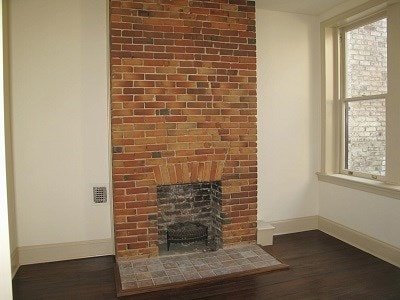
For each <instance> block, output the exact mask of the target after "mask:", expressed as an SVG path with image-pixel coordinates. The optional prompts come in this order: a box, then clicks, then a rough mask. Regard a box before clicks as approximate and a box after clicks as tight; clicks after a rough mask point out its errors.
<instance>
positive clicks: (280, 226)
mask: <svg viewBox="0 0 400 300" xmlns="http://www.w3.org/2000/svg"><path fill="white" fill-rule="evenodd" d="M271 225H272V226H273V227H275V231H274V235H280V234H288V233H296V232H302V231H308V230H316V229H318V216H310V217H303V218H296V219H289V220H282V221H276V222H271Z"/></svg>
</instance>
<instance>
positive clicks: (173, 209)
mask: <svg viewBox="0 0 400 300" xmlns="http://www.w3.org/2000/svg"><path fill="white" fill-rule="evenodd" d="M157 204H158V218H157V220H158V243H159V247H165V244H168V245H167V246H168V247H167V248H168V249H169V246H170V244H171V242H172V243H185V242H186V243H190V242H192V241H196V240H204V239H206V245H208V244H209V245H211V246H212V247H213V248H219V247H222V239H221V237H222V218H221V208H222V200H221V182H220V181H213V182H196V183H187V184H171V185H161V186H158V187H157Z"/></svg>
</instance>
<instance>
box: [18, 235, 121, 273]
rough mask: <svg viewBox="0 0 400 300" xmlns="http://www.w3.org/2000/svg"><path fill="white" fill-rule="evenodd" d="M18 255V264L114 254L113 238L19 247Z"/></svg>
mask: <svg viewBox="0 0 400 300" xmlns="http://www.w3.org/2000/svg"><path fill="white" fill-rule="evenodd" d="M16 250H17V254H16V257H18V264H17V265H20V266H21V265H29V264H36V263H44V262H52V261H60V260H69V259H78V258H86V257H94V256H104V255H113V254H114V242H113V240H112V239H101V240H92V241H82V242H71V243H60V244H47V245H38V246H24V247H18V248H17V249H16Z"/></svg>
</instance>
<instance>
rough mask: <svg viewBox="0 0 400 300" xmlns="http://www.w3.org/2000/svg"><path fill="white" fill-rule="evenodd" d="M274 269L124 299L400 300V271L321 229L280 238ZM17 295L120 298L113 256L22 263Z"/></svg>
mask: <svg viewBox="0 0 400 300" xmlns="http://www.w3.org/2000/svg"><path fill="white" fill-rule="evenodd" d="M265 249H266V250H267V251H268V252H269V253H270V254H271V255H273V256H275V257H276V258H277V259H279V260H280V261H282V262H283V263H286V264H288V265H290V269H289V270H284V271H276V272H273V273H267V274H258V275H252V276H247V277H245V278H239V279H234V280H232V279H231V280H226V281H222V282H219V283H213V284H207V285H205V284H198V285H196V286H193V287H189V288H188V287H186V288H180V289H176V290H173V291H168V292H154V293H151V294H147V295H141V296H138V295H135V296H131V297H124V298H121V299H135V300H136V299H137V300H141V299H149V300H150V299H151V300H161V299H162V300H168V299H171V300H172V299H229V300H235V299H238V300H239V299H241V300H243V299H246V300H247V299H248V300H252V299H400V269H399V268H397V267H395V266H393V265H391V264H388V263H386V262H384V261H382V260H379V259H378V258H375V257H373V256H371V255H369V254H367V253H365V252H362V251H360V250H358V249H356V248H354V247H352V246H350V245H348V244H346V243H343V242H341V241H339V240H337V239H335V238H333V237H330V236H329V235H326V234H324V233H322V232H320V231H307V232H302V233H295V234H288V235H282V236H276V237H275V238H274V245H273V246H269V247H265ZM13 288H14V299H23V300H24V299H52V300H53V299H117V297H116V290H115V282H114V257H112V256H107V257H98V258H88V259H80V260H72V261H64V262H54V263H46V264H37V265H29V266H22V267H21V268H20V269H19V270H18V272H17V274H16V276H15V278H14V280H13Z"/></svg>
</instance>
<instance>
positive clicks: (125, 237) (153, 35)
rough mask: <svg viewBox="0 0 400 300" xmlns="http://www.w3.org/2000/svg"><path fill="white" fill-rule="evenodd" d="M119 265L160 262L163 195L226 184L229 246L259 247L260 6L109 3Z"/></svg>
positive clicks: (212, 0)
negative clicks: (161, 190)
mask: <svg viewBox="0 0 400 300" xmlns="http://www.w3.org/2000/svg"><path fill="white" fill-rule="evenodd" d="M110 23H111V26H110V30H111V101H112V103H111V105H112V107H111V109H112V111H111V116H112V146H113V159H112V160H113V191H114V223H115V238H116V253H117V256H119V257H122V256H139V255H146V256H151V255H157V254H158V248H157V243H158V229H157V213H158V207H157V186H159V185H166V184H179V183H189V182H207V181H221V186H222V187H221V188H222V214H221V215H222V218H223V225H222V227H223V228H222V240H223V244H225V245H226V244H233V243H241V242H255V240H256V219H257V144H256V141H257V132H256V114H257V98H256V45H255V43H256V40H255V38H256V34H255V3H254V1H246V0H209V1H190V0H174V1H171V0H158V1H157V0H142V1H133V0H129V1H124V0H111V1H110Z"/></svg>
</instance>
